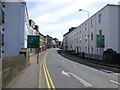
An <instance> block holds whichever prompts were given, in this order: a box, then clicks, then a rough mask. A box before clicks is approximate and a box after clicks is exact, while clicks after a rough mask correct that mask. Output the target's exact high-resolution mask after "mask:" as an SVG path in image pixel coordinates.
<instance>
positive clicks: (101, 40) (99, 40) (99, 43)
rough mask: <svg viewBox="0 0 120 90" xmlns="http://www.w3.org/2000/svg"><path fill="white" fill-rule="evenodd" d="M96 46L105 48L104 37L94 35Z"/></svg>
mask: <svg viewBox="0 0 120 90" xmlns="http://www.w3.org/2000/svg"><path fill="white" fill-rule="evenodd" d="M96 44H97V48H104V47H105V40H104V35H96Z"/></svg>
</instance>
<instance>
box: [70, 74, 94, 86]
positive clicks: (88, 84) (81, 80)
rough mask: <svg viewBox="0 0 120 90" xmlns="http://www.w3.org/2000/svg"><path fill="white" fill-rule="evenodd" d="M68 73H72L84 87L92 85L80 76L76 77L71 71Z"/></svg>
mask: <svg viewBox="0 0 120 90" xmlns="http://www.w3.org/2000/svg"><path fill="white" fill-rule="evenodd" d="M68 74H70V75H72V76H73V77H75V78H76V79H77V80H78V81H79V82H81V83H82V84H83V85H84V86H86V87H91V86H92V85H91V84H90V83H88V82H86V81H85V80H83V79H82V78H80V77H78V76H77V75H75V74H73V73H68Z"/></svg>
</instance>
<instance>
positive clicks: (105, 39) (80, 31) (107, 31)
mask: <svg viewBox="0 0 120 90" xmlns="http://www.w3.org/2000/svg"><path fill="white" fill-rule="evenodd" d="M119 10H120V6H118V5H109V4H108V5H106V6H105V7H103V8H102V9H101V10H99V11H98V12H97V13H95V14H94V15H93V16H91V17H90V18H89V19H88V20H86V21H85V22H83V23H82V24H81V25H79V26H78V27H77V28H74V29H73V30H69V32H67V33H66V34H64V36H63V37H64V39H63V41H64V42H63V45H64V50H68V51H74V52H75V53H82V52H85V55H86V57H88V54H89V55H90V57H91V58H95V59H96V58H97V59H100V60H101V59H102V55H103V52H104V51H106V50H107V49H109V48H111V49H113V50H114V51H116V52H117V53H120V25H119V22H120V17H119V15H120V11H119ZM101 38H102V39H101Z"/></svg>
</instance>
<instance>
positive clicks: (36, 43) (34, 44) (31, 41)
mask: <svg viewBox="0 0 120 90" xmlns="http://www.w3.org/2000/svg"><path fill="white" fill-rule="evenodd" d="M27 48H40V36H36V35H28V39H27Z"/></svg>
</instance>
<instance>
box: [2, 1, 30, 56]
mask: <svg viewBox="0 0 120 90" xmlns="http://www.w3.org/2000/svg"><path fill="white" fill-rule="evenodd" d="M3 5H4V7H3ZM2 11H3V12H4V20H5V22H4V23H2V24H1V25H0V30H2V29H3V28H4V40H5V41H4V45H2V47H1V49H2V51H3V52H2V56H1V57H6V56H15V55H19V52H20V50H21V48H27V35H29V34H31V31H30V29H29V17H28V11H27V6H26V3H25V2H4V3H2Z"/></svg>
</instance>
